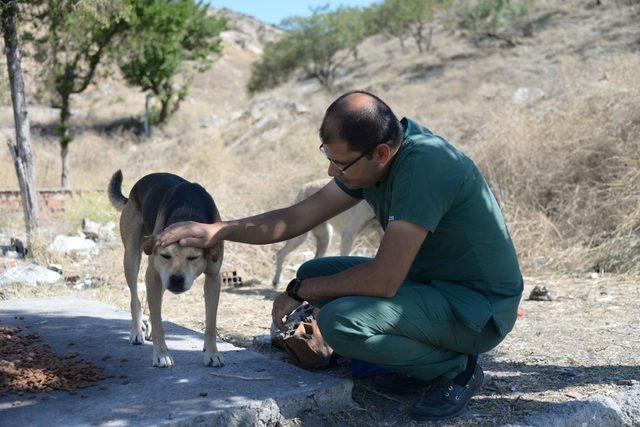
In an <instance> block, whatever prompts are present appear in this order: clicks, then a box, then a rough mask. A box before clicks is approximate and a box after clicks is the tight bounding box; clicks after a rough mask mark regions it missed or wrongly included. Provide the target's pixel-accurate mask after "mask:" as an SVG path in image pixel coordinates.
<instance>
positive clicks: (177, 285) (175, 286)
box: [169, 274, 184, 292]
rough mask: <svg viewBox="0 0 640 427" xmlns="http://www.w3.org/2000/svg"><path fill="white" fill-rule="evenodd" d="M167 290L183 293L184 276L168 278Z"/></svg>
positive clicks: (173, 275) (176, 275)
mask: <svg viewBox="0 0 640 427" xmlns="http://www.w3.org/2000/svg"><path fill="white" fill-rule="evenodd" d="M169 290H170V291H171V292H184V276H183V275H181V274H172V275H171V276H169Z"/></svg>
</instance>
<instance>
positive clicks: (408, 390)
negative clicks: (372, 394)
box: [373, 372, 431, 394]
mask: <svg viewBox="0 0 640 427" xmlns="http://www.w3.org/2000/svg"><path fill="white" fill-rule="evenodd" d="M430 384H431V382H430V381H423V380H419V379H417V378H413V377H410V376H408V375H404V374H398V373H395V372H392V373H389V374H384V375H379V376H377V377H376V378H375V380H374V381H373V387H374V388H375V389H376V390H378V391H381V392H383V393H391V394H413V393H418V392H421V391H422V390H424V389H425V388H426V387H427V386H429V385H430Z"/></svg>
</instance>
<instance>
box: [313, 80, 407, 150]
mask: <svg viewBox="0 0 640 427" xmlns="http://www.w3.org/2000/svg"><path fill="white" fill-rule="evenodd" d="M358 93H359V94H363V95H367V96H369V97H370V98H371V100H372V103H371V108H354V107H353V106H352V105H349V103H348V100H347V97H348V96H349V95H353V94H358ZM319 133H320V139H321V140H322V143H323V144H330V143H331V142H333V141H335V140H341V141H345V142H346V143H347V146H348V147H349V149H350V150H352V151H359V152H361V153H362V152H364V151H366V150H367V149H369V148H372V147H375V146H377V145H379V144H387V145H389V146H391V147H395V146H397V145H399V144H400V143H401V142H402V134H403V130H402V125H401V124H400V121H399V120H398V118H397V117H396V115H395V114H394V113H393V111H392V110H391V108H390V107H389V106H388V105H387V104H386V103H385V102H384V101H383V100H382V99H380V98H378V97H377V96H375V95H374V94H372V93H369V92H365V91H361V90H355V91H351V92H347V93H345V94H343V95H341V96H340V97H339V98H338V99H336V100H335V101H333V103H331V105H330V106H329V108H327V111H326V112H325V115H324V119H323V120H322V125H321V126H320V131H319ZM370 156H371V154H369V157H370Z"/></svg>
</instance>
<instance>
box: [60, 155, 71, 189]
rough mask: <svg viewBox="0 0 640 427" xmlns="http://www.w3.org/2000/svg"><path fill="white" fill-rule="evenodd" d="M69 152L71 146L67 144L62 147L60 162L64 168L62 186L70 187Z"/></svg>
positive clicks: (61, 178)
mask: <svg viewBox="0 0 640 427" xmlns="http://www.w3.org/2000/svg"><path fill="white" fill-rule="evenodd" d="M68 154H69V146H68V145H65V146H64V147H62V146H61V147H60V164H61V165H62V170H61V172H60V186H61V187H62V188H69V161H68V159H67V155H68Z"/></svg>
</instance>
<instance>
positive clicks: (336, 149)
mask: <svg viewBox="0 0 640 427" xmlns="http://www.w3.org/2000/svg"><path fill="white" fill-rule="evenodd" d="M322 151H323V152H324V154H325V155H326V156H327V158H328V160H329V169H328V170H327V173H328V174H329V176H331V177H335V178H337V179H338V180H339V181H340V182H342V183H343V184H344V185H346V186H347V187H348V188H353V189H355V188H364V187H368V186H370V185H373V184H374V183H376V182H377V181H379V179H380V174H381V167H380V165H379V162H378V153H377V149H373V150H372V151H371V153H372V156H373V157H372V158H371V159H369V158H368V157H367V156H362V154H363V153H361V152H359V151H352V150H349V147H348V146H347V144H346V143H345V142H342V141H334V142H332V143H330V144H325V145H323V146H322ZM361 156H362V157H361ZM354 161H355V163H353V162H354ZM345 168H346V169H345ZM343 170H344V172H343Z"/></svg>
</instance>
